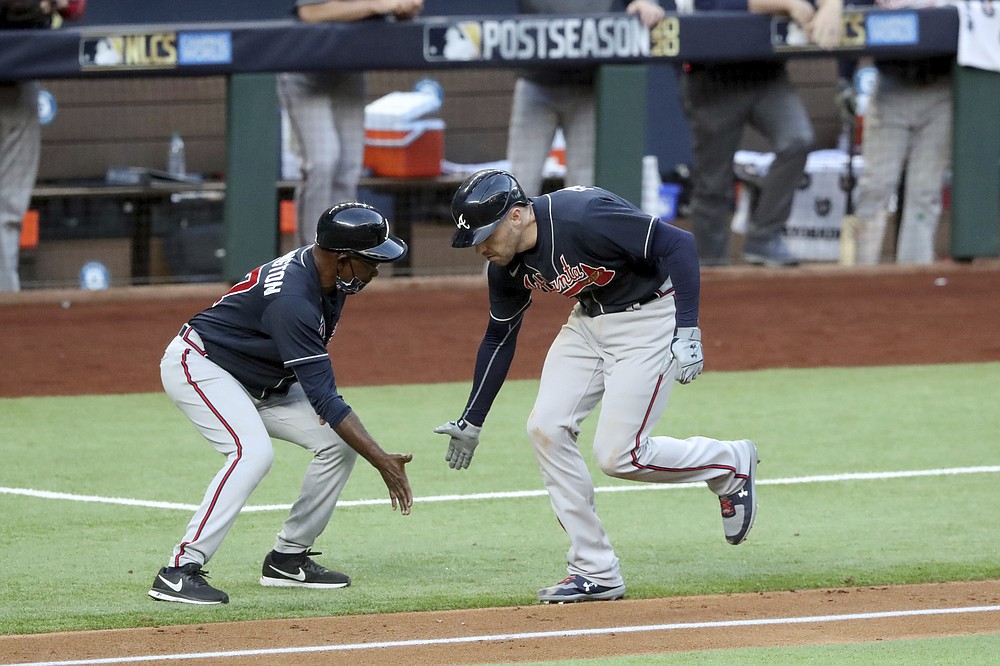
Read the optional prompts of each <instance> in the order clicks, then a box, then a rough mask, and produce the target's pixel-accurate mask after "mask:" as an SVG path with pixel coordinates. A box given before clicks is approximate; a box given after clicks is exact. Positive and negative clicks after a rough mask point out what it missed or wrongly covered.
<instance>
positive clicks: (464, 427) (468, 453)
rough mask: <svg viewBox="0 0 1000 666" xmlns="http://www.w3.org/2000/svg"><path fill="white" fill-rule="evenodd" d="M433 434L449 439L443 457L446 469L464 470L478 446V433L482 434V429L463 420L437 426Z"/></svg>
mask: <svg viewBox="0 0 1000 666" xmlns="http://www.w3.org/2000/svg"><path fill="white" fill-rule="evenodd" d="M434 432H436V433H438V434H439V435H448V436H450V437H451V441H450V442H449V443H448V452H447V453H446V454H445V455H444V459H445V460H446V461H448V467H450V468H452V469H466V468H467V467H468V466H469V463H471V462H472V454H473V453H475V451H476V447H477V446H479V433H480V432H482V428H481V427H479V426H474V425H472V424H471V423H469V422H468V421H466V420H465V419H458V420H457V421H448V422H447V423H445V424H443V425H439V426H438V427H437V428H434Z"/></svg>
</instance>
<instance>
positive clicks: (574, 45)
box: [424, 14, 680, 62]
mask: <svg viewBox="0 0 1000 666" xmlns="http://www.w3.org/2000/svg"><path fill="white" fill-rule="evenodd" d="M679 28H680V24H679V21H678V19H677V18H676V17H667V18H665V19H664V20H663V21H661V22H660V23H659V24H658V25H657V26H655V27H654V28H652V29H650V28H647V27H645V26H643V25H642V23H641V22H640V21H639V20H638V18H636V17H633V16H629V15H627V14H622V15H607V14H602V15H594V16H581V17H559V18H548V19H540V18H530V19H518V18H511V19H488V20H482V21H458V22H454V23H446V24H428V25H426V26H425V28H424V59H425V60H427V62H442V61H447V62H473V61H474V62H518V61H535V62H537V61H540V60H542V61H544V60H560V61H561V60H592V59H595V58H600V59H613V60H631V59H642V58H649V57H657V56H666V57H672V56H676V55H677V54H678V53H679V52H680V41H679V39H678V37H679Z"/></svg>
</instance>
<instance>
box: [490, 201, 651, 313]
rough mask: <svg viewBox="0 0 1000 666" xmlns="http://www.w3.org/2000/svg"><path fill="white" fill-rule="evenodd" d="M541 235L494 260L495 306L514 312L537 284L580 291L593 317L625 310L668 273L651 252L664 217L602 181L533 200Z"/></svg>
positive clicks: (568, 293) (577, 294)
mask: <svg viewBox="0 0 1000 666" xmlns="http://www.w3.org/2000/svg"><path fill="white" fill-rule="evenodd" d="M532 206H533V208H534V211H535V221H536V227H537V229H538V240H537V243H536V244H535V247H533V248H532V249H530V250H528V251H527V252H523V253H521V254H519V255H517V256H516V257H514V261H512V262H511V263H510V264H509V265H508V266H505V267H498V266H495V265H492V264H491V265H490V268H489V282H490V308H491V312H492V314H493V316H494V317H498V318H507V317H510V316H512V315H513V314H514V313H515V312H517V311H519V310H521V309H522V308H523V306H524V304H525V302H526V301H527V300H528V295H527V292H528V290H531V289H536V290H539V291H547V292H556V293H559V294H562V295H563V296H567V297H569V298H575V299H577V300H578V301H580V303H581V305H583V308H584V310H585V311H586V312H587V314H588V315H590V316H591V317H596V316H598V315H602V314H607V313H610V312H622V311H623V310H626V309H628V308H629V307H630V306H632V305H634V304H635V303H638V302H640V301H642V300H644V299H646V298H647V297H649V296H651V295H652V294H654V293H655V292H656V291H657V290H658V289H659V288H660V286H661V285H662V284H663V283H664V282H665V281H666V279H667V277H668V271H667V264H666V261H665V260H664V257H661V256H655V255H653V253H652V247H653V232H654V230H655V228H656V223H657V218H655V217H653V216H651V215H648V214H646V213H643V212H642V211H641V210H639V209H638V208H636V207H635V206H633V205H632V204H631V203H629V202H628V201H626V200H625V199H623V198H621V197H620V196H618V195H617V194H613V193H611V192H608V191H607V190H603V189H601V188H599V187H570V188H566V189H562V190H559V191H557V192H553V193H552V194H546V195H544V196H540V197H536V198H534V199H532Z"/></svg>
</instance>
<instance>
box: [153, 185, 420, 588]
mask: <svg viewBox="0 0 1000 666" xmlns="http://www.w3.org/2000/svg"><path fill="white" fill-rule="evenodd" d="M405 252H406V245H405V244H404V243H403V241H401V240H400V239H398V238H395V237H394V236H390V235H389V225H388V221H387V220H386V219H385V217H383V216H382V214H381V213H379V212H378V211H377V210H375V209H374V208H372V207H371V206H367V205H365V204H361V203H343V204H339V205H337V206H334V207H333V208H330V209H329V210H327V211H326V212H324V213H323V214H322V215H321V216H320V218H319V222H318V227H317V231H316V243H315V244H313V245H307V246H305V247H300V248H298V249H297V250H294V251H292V252H289V253H288V254H286V255H285V256H283V257H278V258H277V259H275V260H273V261H271V262H270V263H268V264H264V265H263V266H260V267H259V268H255V269H254V270H252V271H251V272H250V273H248V274H247V276H246V278H245V279H244V280H243V281H242V282H240V283H239V284H237V285H235V286H234V287H233V288H232V289H230V290H229V292H228V293H226V294H225V295H224V296H222V298H220V299H219V300H218V301H216V302H215V304H214V305H212V306H211V307H210V308H208V309H206V310H204V311H203V312H201V313H200V314H197V315H195V316H194V317H193V318H192V319H191V320H190V321H189V322H188V323H186V324H184V326H182V327H181V330H180V333H178V334H177V337H175V338H174V339H173V341H172V342H171V343H170V345H169V346H168V347H167V350H166V352H165V353H164V355H163V360H162V361H161V362H160V376H161V378H162V380H163V388H164V389H165V390H166V392H167V395H169V396H170V399H171V400H173V401H174V404H176V405H177V406H178V407H179V408H180V410H181V411H182V412H184V415H185V416H187V417H188V418H189V419H191V422H192V423H194V425H195V427H196V428H198V430H199V431H200V432H201V434H202V435H204V436H205V438H206V439H207V440H208V441H209V442H211V443H212V445H213V446H214V447H215V448H216V450H217V451H219V453H221V454H222V455H224V456H225V457H226V461H225V464H224V465H223V466H222V469H220V470H219V472H218V473H217V474H216V475H215V478H214V479H212V482H211V484H209V486H208V490H207V491H206V492H205V497H204V499H203V500H202V502H201V506H200V507H198V510H197V511H196V512H195V514H194V517H193V518H191V522H190V523H188V527H187V532H186V533H185V534H184V538H183V539H182V540H181V542H180V543H179V544H177V545H176V546H175V547H174V551H173V554H172V555H171V557H170V561H169V563H168V565H167V566H166V567H163V568H162V569H160V571H159V573H157V575H156V577H155V578H154V579H153V586H152V588H151V589H150V590H149V596H151V597H153V598H154V599H158V600H161V601H177V602H181V603H188V604H220V603H221V604H225V603H228V602H229V596H228V595H227V594H226V593H225V592H223V591H222V590H218V589H216V588H214V587H212V586H211V585H209V584H208V582H206V580H205V577H206V575H207V573H208V572H207V571H205V570H204V569H203V568H202V567H203V565H204V564H205V563H206V562H208V561H209V560H210V559H211V558H212V556H213V555H214V554H215V552H216V551H217V550H218V549H219V546H220V545H221V543H222V540H223V539H224V538H225V536H226V534H227V533H228V532H229V528H230V527H232V526H233V522H235V520H236V517H237V516H238V515H239V513H240V510H241V509H242V508H243V506H244V505H245V504H246V502H247V500H248V499H249V497H250V493H252V492H253V490H254V488H256V487H257V484H258V483H260V481H261V479H263V478H264V475H265V474H267V471H268V469H269V468H270V467H271V462H272V460H273V459H274V451H273V449H272V446H271V437H275V438H277V439H283V440H286V441H289V442H292V443H293V444H298V445H299V446H301V447H302V448H304V449H306V450H308V451H310V452H311V453H312V454H313V459H312V462H310V464H309V467H308V469H307V471H306V476H305V480H304V481H303V482H302V489H301V492H300V493H299V497H298V499H297V500H296V501H295V503H294V504H293V505H292V509H291V512H290V513H289V516H288V518H287V519H286V520H285V523H284V525H283V526H282V528H281V531H280V532H278V537H277V540H276V541H275V543H274V549H273V550H272V551H271V552H270V553H268V554H267V556H266V557H265V558H264V563H263V566H262V571H261V577H260V584H261V585H265V586H273V587H307V588H318V589H333V588H341V587H347V586H348V585H350V583H351V579H350V578H349V577H348V576H346V575H344V574H342V573H339V572H336V571H330V570H329V569H326V568H324V567H322V566H320V565H319V564H317V563H316V562H315V561H313V559H312V556H313V555H319V554H320V553H317V552H313V551H311V550H310V548H311V547H312V545H313V543H314V542H315V541H316V538H317V537H318V536H319V535H320V533H322V532H323V530H324V529H325V528H326V525H327V523H328V522H329V521H330V516H331V515H332V514H333V509H334V507H335V506H336V505H337V499H338V497H339V496H340V492H341V490H343V488H344V484H345V483H347V478H348V476H349V475H350V473H351V470H352V469H353V468H354V463H355V461H356V459H357V456H358V454H361V456H362V457H364V459H365V460H367V461H368V462H369V463H371V464H372V466H373V467H375V469H377V470H378V471H379V473H380V474H381V475H382V480H383V481H384V482H385V485H386V488H388V490H389V498H390V500H391V501H392V508H393V509H394V510H395V509H396V508H397V506H398V507H399V509H400V511H401V513H402V514H403V515H407V514H409V513H410V508H411V506H412V504H413V493H412V492H411V490H410V483H409V480H408V479H407V477H406V470H405V469H404V465H405V464H406V463H408V462H410V460H411V459H412V455H410V454H405V455H402V454H395V453H386V452H385V451H384V450H383V449H382V448H381V447H380V446H379V445H378V443H376V441H375V440H374V439H373V438H372V437H371V435H369V434H368V432H367V430H365V427H364V425H362V423H361V420H360V419H359V418H358V416H357V414H355V413H354V412H353V411H351V408H350V407H349V406H348V405H347V403H346V402H345V401H344V398H343V397H342V396H341V395H340V393H339V392H338V391H337V385H336V382H335V380H334V375H333V369H332V367H331V365H330V357H329V354H328V353H327V348H326V345H327V343H328V342H329V341H330V338H331V337H332V336H333V334H334V331H336V328H337V322H338V321H339V320H340V317H341V314H342V312H343V309H344V305H345V301H346V300H347V296H348V295H350V294H356V293H357V292H359V291H361V289H363V288H364V287H365V285H367V284H368V283H369V282H371V280H372V279H373V278H374V277H375V276H376V275H378V265H379V263H380V262H390V261H395V260H397V259H399V258H400V257H402V256H403V255H404V253H405Z"/></svg>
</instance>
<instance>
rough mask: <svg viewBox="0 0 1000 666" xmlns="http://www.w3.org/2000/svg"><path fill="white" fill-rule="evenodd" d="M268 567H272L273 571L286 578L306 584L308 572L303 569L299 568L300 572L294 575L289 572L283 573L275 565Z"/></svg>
mask: <svg viewBox="0 0 1000 666" xmlns="http://www.w3.org/2000/svg"><path fill="white" fill-rule="evenodd" d="M267 566H269V567H271V570H272V571H276V572H277V573H279V574H281V575H282V576H284V577H285V578H291V579H292V580H297V581H299V582H305V579H306V572H305V571H303V570H302V567H299V572H298V573H297V574H293V573H288V572H287V571H282V570H281V569H278V568H277V567H275V566H274V565H273V564H269V565H267Z"/></svg>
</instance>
